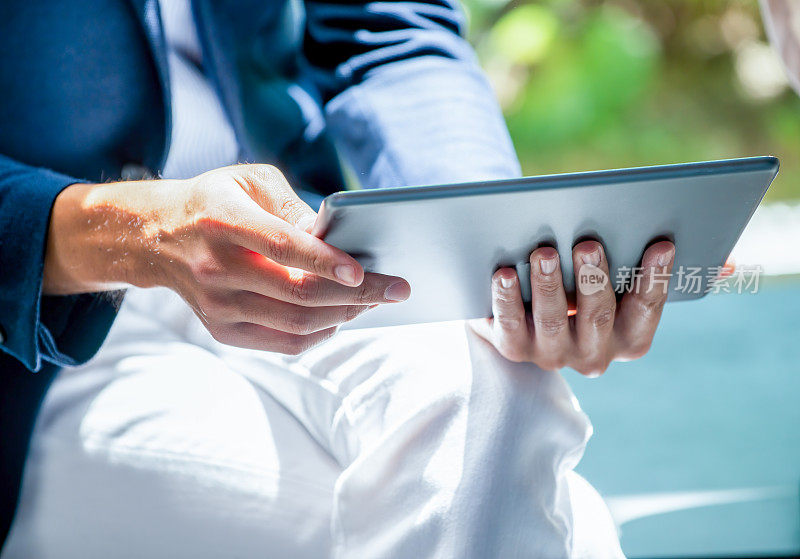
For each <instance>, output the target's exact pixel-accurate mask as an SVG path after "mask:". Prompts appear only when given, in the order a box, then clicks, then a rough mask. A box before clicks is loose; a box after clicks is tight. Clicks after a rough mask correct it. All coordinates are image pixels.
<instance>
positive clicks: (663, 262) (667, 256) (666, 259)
mask: <svg viewBox="0 0 800 559" xmlns="http://www.w3.org/2000/svg"><path fill="white" fill-rule="evenodd" d="M674 254H675V249H670V250H668V251H667V252H664V253H661V254H659V255H658V265H659V266H662V267H664V266H669V263H670V261H671V260H672V256H673V255H674Z"/></svg>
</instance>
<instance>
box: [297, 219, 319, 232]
mask: <svg viewBox="0 0 800 559" xmlns="http://www.w3.org/2000/svg"><path fill="white" fill-rule="evenodd" d="M315 221H317V217H316V216H314V215H304V216H303V217H301V218H300V219H298V220H297V223H295V227H297V228H298V229H300V230H301V231H306V232H308V231H309V230H310V229H311V228H312V227H313V226H314V222H315Z"/></svg>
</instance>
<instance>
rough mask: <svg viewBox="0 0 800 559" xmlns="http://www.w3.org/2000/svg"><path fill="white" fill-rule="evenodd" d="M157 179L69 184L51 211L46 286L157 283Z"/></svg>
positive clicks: (82, 289) (49, 289) (71, 288)
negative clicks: (155, 191) (155, 245)
mask: <svg viewBox="0 0 800 559" xmlns="http://www.w3.org/2000/svg"><path fill="white" fill-rule="evenodd" d="M157 182H162V181H127V182H118V183H107V184H73V185H70V186H68V187H67V188H65V189H64V190H63V191H62V192H61V193H60V194H59V195H58V197H56V201H55V203H54V205H53V209H52V212H51V216H50V228H49V232H48V240H47V249H46V252H45V267H44V278H43V290H44V292H45V293H47V294H54V295H65V294H75V293H88V292H98V291H110V290H116V289H123V288H125V287H127V286H130V285H136V286H141V287H149V286H152V285H157V282H156V281H155V277H156V275H157V273H156V270H155V268H156V264H157V263H156V262H155V261H154V257H155V256H156V255H157V253H158V251H157V250H153V248H154V243H156V242H157V239H158V234H157V226H156V227H154V225H155V224H156V222H157V216H158V214H159V212H158V210H157V198H155V197H154V193H153V192H152V191H153V186H154V184H153V183H157ZM163 182H166V181H163ZM159 186H161V185H159ZM163 186H167V185H163ZM154 228H155V229H156V231H155V232H154Z"/></svg>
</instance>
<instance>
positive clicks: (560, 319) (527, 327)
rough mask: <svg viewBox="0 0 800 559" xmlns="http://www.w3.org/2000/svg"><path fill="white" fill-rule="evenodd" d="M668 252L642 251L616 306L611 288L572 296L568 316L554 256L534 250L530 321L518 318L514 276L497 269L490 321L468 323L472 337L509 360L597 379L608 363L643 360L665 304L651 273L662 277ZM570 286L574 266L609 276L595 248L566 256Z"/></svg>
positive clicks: (657, 247) (665, 246) (668, 265)
mask: <svg viewBox="0 0 800 559" xmlns="http://www.w3.org/2000/svg"><path fill="white" fill-rule="evenodd" d="M674 258H675V247H674V245H673V244H672V243H670V242H668V241H661V242H658V243H655V244H653V245H652V246H650V247H649V248H648V249H647V250H646V251H645V253H644V256H643V257H642V274H641V275H639V276H637V277H636V279H635V280H634V281H635V282H636V283H635V284H634V285H633V286H632V288H631V289H630V290H629V292H628V293H626V294H625V295H624V296H623V297H622V300H621V301H620V302H619V304H617V300H616V296H615V293H614V291H613V287H612V286H611V282H610V281H607V282H605V286H604V287H603V288H602V289H600V290H599V291H597V292H594V293H588V292H589V290H584V291H585V293H582V292H581V290H580V289H577V290H576V298H577V305H576V314H575V316H572V317H568V316H567V314H568V312H567V311H568V305H567V297H566V295H565V292H564V284H563V281H562V277H561V266H560V265H559V260H558V252H557V251H556V250H555V249H553V248H550V247H542V248H539V249H537V250H535V251H534V252H533V254H531V257H530V262H531V292H532V294H533V296H532V298H533V301H532V304H531V310H532V313H531V314H526V312H525V307H524V305H523V302H522V296H521V294H520V288H519V280H518V278H517V273H516V272H515V271H514V270H513V269H511V268H501V269H499V270H497V272H496V273H495V274H494V276H493V277H492V314H493V315H494V316H493V318H491V319H486V320H481V321H472V322H471V323H470V325H471V326H472V328H473V329H474V330H475V332H476V333H477V334H478V335H479V336H481V337H482V338H484V339H486V340H487V341H489V342H490V343H492V344H493V345H494V346H495V348H497V350H498V351H499V352H500V354H501V355H503V356H504V357H506V358H507V359H510V360H511V361H516V362H522V361H529V362H532V363H535V364H536V365H538V366H539V367H541V368H542V369H545V370H556V369H560V368H562V367H572V368H573V369H575V370H576V371H578V372H579V373H581V374H584V375H587V376H598V375H600V374H602V373H603V372H604V371H605V370H606V369H607V368H608V366H609V364H610V363H611V362H612V361H614V360H620V361H624V360H631V359H637V358H639V357H642V356H643V355H644V354H645V353H647V351H648V349H649V348H650V344H651V343H652V341H653V336H654V334H655V331H656V327H657V326H658V321H659V319H660V318H661V310H662V309H663V307H664V303H665V302H666V300H667V290H666V286H665V285H663V282H659V281H652V278H653V274H654V273H659V274H660V273H669V272H670V271H671V270H672V263H673V261H674ZM572 261H573V265H574V268H575V280H576V281H575V284H576V285H578V275H579V273H580V268H581V266H583V265H585V264H592V265H594V266H597V267H598V268H600V270H602V272H603V273H604V274H605V275H606V277H607V278H608V277H609V275H608V274H609V272H608V262H607V260H606V257H605V252H604V251H603V247H602V245H601V244H600V243H598V242H596V241H585V242H582V243H579V244H578V245H576V246H575V248H574V249H573V250H572Z"/></svg>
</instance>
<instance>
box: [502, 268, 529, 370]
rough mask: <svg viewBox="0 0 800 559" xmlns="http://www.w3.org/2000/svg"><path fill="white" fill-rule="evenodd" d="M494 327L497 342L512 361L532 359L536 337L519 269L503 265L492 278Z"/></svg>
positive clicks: (504, 355)
mask: <svg viewBox="0 0 800 559" xmlns="http://www.w3.org/2000/svg"><path fill="white" fill-rule="evenodd" d="M492 330H493V336H494V345H495V347H496V348H497V350H498V351H499V352H500V354H501V355H502V356H503V357H505V358H506V359H509V360H511V361H518V362H519V361H525V360H528V359H530V352H531V349H532V345H533V344H532V339H531V333H530V329H529V328H528V321H527V319H526V318H525V305H524V303H523V302H522V293H521V292H520V287H519V279H518V278H517V272H516V271H515V270H513V269H511V268H500V269H499V270H497V272H495V274H494V276H493V277H492Z"/></svg>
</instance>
